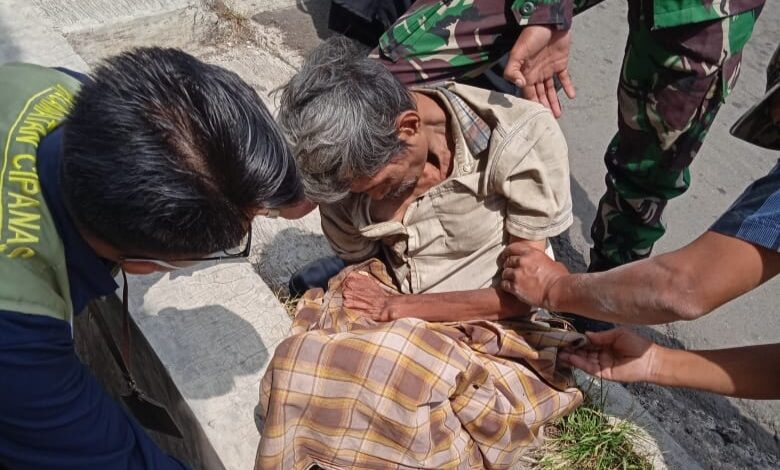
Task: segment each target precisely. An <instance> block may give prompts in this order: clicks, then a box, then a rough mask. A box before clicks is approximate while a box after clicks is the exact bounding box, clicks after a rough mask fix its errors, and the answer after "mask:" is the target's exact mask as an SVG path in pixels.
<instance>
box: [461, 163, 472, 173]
mask: <svg viewBox="0 0 780 470" xmlns="http://www.w3.org/2000/svg"><path fill="white" fill-rule="evenodd" d="M460 171H462V172H463V173H469V172H471V165H470V164H468V163H466V164H464V165H463V166H461V167H460Z"/></svg>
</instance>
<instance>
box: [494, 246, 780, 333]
mask: <svg viewBox="0 0 780 470" xmlns="http://www.w3.org/2000/svg"><path fill="white" fill-rule="evenodd" d="M542 255H543V254H542V253H538V252H534V251H532V250H529V249H527V248H525V247H514V246H511V247H509V248H507V251H506V252H505V260H506V261H505V266H506V269H505V270H504V272H503V278H504V281H503V282H502V288H503V289H505V290H507V291H508V292H511V293H512V294H514V295H516V296H518V297H519V298H520V299H521V300H524V301H526V302H529V303H531V304H532V305H541V306H543V307H545V308H548V309H550V310H557V311H564V312H572V313H579V314H582V315H586V316H588V317H591V318H595V319H598V320H604V321H610V322H616V323H629V324H659V323H667V322H670V321H676V320H693V319H695V318H698V317H700V316H702V315H705V314H707V313H708V312H710V311H712V310H713V309H715V308H717V307H719V306H720V305H722V304H724V303H726V302H728V301H730V300H732V299H734V298H736V297H739V296H740V295H742V294H744V293H745V292H748V291H750V290H752V289H754V288H756V287H757V286H759V285H761V284H763V283H764V282H766V281H767V280H768V279H771V278H772V277H774V276H775V275H777V274H778V273H780V254H779V253H777V252H775V251H772V250H768V249H766V248H763V247H760V246H758V245H755V244H752V243H748V242H746V241H744V240H741V239H739V238H734V237H730V236H727V235H722V234H720V233H716V232H713V231H708V232H706V233H705V234H704V235H702V236H701V237H699V238H698V239H696V240H695V241H694V242H693V243H691V244H689V245H687V246H685V247H683V248H681V249H679V250H677V251H673V252H671V253H667V254H663V255H660V256H656V257H653V258H648V259H645V260H642V261H637V262H634V263H630V264H628V265H625V266H621V267H619V268H615V269H612V270H610V271H607V272H603V273H592V274H569V273H568V272H567V271H566V268H564V267H563V266H562V265H560V264H559V263H555V262H553V261H551V260H549V258H547V257H546V256H542Z"/></svg>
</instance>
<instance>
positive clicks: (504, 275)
mask: <svg viewBox="0 0 780 470" xmlns="http://www.w3.org/2000/svg"><path fill="white" fill-rule="evenodd" d="M515 278H516V274H515V270H514V269H511V268H506V269H504V270H503V271H501V279H503V280H505V281H507V282H512V281H514V280H515Z"/></svg>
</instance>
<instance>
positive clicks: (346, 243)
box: [320, 203, 379, 263]
mask: <svg viewBox="0 0 780 470" xmlns="http://www.w3.org/2000/svg"><path fill="white" fill-rule="evenodd" d="M351 212H352V211H351V210H350V209H349V207H347V204H345V203H336V204H322V205H320V216H321V219H322V232H323V233H324V234H325V238H327V239H328V243H330V246H331V248H333V251H335V252H336V255H338V257H339V258H341V259H343V260H344V261H347V262H350V263H354V262H359V261H363V260H367V259H368V258H371V257H372V256H375V255H377V254H378V253H379V242H377V241H376V240H371V239H368V238H366V237H364V236H363V235H362V234H361V233H360V231H359V230H358V229H357V227H356V226H355V218H354V217H352V214H351Z"/></svg>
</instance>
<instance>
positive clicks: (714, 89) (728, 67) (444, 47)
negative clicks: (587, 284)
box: [373, 0, 764, 270]
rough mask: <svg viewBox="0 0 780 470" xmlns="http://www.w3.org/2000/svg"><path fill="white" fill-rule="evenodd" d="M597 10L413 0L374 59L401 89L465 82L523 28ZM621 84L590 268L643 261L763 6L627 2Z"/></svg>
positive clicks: (758, 2) (575, 2) (571, 0)
mask: <svg viewBox="0 0 780 470" xmlns="http://www.w3.org/2000/svg"><path fill="white" fill-rule="evenodd" d="M601 1H602V0H515V1H508V0H507V1H502V0H448V1H435V0H420V1H418V2H417V3H415V4H414V5H412V7H411V8H410V9H409V11H408V12H407V13H406V14H405V15H404V16H403V17H402V18H400V19H399V20H398V21H397V22H396V23H395V24H394V25H393V26H392V27H391V28H390V29H389V30H388V31H387V32H386V33H385V35H384V36H382V38H381V39H380V45H379V48H378V49H376V50H375V51H374V52H373V55H374V56H375V57H376V58H377V59H378V60H381V61H382V62H383V63H384V64H385V65H386V66H387V67H388V68H389V69H390V70H391V71H392V72H393V73H394V74H395V75H396V76H397V77H398V78H399V79H400V80H401V81H402V82H403V83H405V84H415V83H432V82H438V81H441V80H444V79H447V78H457V77H464V76H473V75H476V74H479V73H480V72H481V71H482V70H484V69H485V68H487V67H489V66H490V65H491V64H492V63H493V62H494V61H496V60H497V59H499V58H500V57H501V56H502V55H504V54H505V53H506V52H507V51H509V49H510V48H511V47H512V45H513V44H514V41H515V39H516V38H517V35H518V34H519V32H520V29H521V28H522V26H523V25H530V24H545V25H551V26H553V27H555V28H557V29H562V30H563V29H568V28H569V27H570V25H571V18H572V15H576V14H578V13H581V12H582V11H584V10H586V9H588V8H590V7H592V6H594V5H595V4H597V3H600V2H601ZM628 3H629V15H628V17H629V18H628V20H629V36H628V41H627V44H626V52H625V56H624V59H623V66H622V70H621V75H620V82H619V86H618V132H617V134H616V135H615V137H614V138H613V139H612V141H611V142H610V144H609V147H608V148H607V152H606V155H605V158H604V160H605V162H606V165H607V176H606V184H607V192H606V194H605V195H604V196H603V197H602V198H601V201H600V202H599V208H598V213H597V215H596V220H595V221H594V223H593V227H592V229H591V234H592V236H593V241H594V248H593V250H592V252H591V270H602V269H607V268H609V267H612V266H616V265H619V264H623V263H627V262H630V261H634V260H637V259H640V258H644V257H646V256H648V255H649V254H650V250H651V249H652V247H653V244H654V243H655V242H656V241H657V240H658V239H659V238H660V237H661V236H662V235H663V233H664V231H665V229H664V226H663V223H662V221H661V214H662V212H663V209H664V207H665V206H666V203H667V201H668V200H669V199H671V198H674V197H676V196H679V195H680V194H682V193H683V192H685V190H686V189H687V188H688V185H689V182H690V173H689V171H688V166H689V165H690V164H691V161H692V160H693V157H694V156H695V155H696V152H697V151H698V150H699V148H700V147H701V144H702V141H703V139H704V136H705V135H706V133H707V130H708V129H709V127H710V124H712V121H713V119H714V118H715V115H716V114H717V112H718V109H719V108H720V105H721V104H722V103H723V102H724V100H725V98H726V96H728V94H729V93H730V92H731V90H732V87H733V86H734V84H735V83H736V80H737V77H738V75H739V68H740V62H741V59H742V48H743V47H744V45H745V43H746V42H747V40H748V39H749V38H750V35H751V33H752V31H753V25H754V24H755V21H756V19H757V17H758V15H759V13H760V11H761V7H762V6H763V4H764V0H720V1H719V0H654V1H646V2H642V1H641V0H629V2H628Z"/></svg>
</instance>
